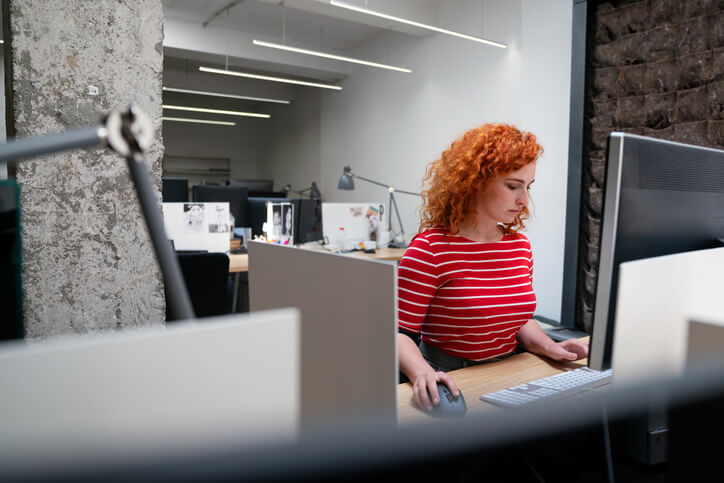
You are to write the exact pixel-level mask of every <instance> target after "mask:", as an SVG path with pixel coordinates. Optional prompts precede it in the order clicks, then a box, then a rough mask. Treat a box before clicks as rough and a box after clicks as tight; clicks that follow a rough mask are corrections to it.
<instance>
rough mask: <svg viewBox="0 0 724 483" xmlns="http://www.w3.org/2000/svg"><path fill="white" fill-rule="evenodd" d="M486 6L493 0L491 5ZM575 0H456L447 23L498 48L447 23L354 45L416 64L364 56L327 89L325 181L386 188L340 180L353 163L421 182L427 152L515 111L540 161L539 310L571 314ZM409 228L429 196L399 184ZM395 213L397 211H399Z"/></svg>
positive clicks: (354, 197)
mask: <svg viewBox="0 0 724 483" xmlns="http://www.w3.org/2000/svg"><path fill="white" fill-rule="evenodd" d="M481 7H482V10H481ZM571 12H572V3H571V1H570V0H556V1H549V2H545V4H543V2H538V1H536V0H519V1H506V2H500V1H494V0H487V1H484V2H483V3H482V4H481V2H479V1H474V0H459V1H451V2H448V3H447V4H446V5H445V6H444V7H443V8H442V10H441V11H440V12H439V18H440V20H439V23H440V25H444V26H446V27H447V28H449V29H451V30H460V31H464V32H469V33H471V34H478V35H481V36H483V37H486V38H490V39H492V40H497V41H500V42H503V43H506V44H508V48H507V49H498V48H495V47H490V46H486V45H482V44H477V43H474V42H470V41H465V40H461V39H457V38H453V37H448V36H444V35H431V36H429V37H426V38H423V39H419V38H411V37H409V36H405V35H403V34H395V33H386V34H384V35H382V36H381V37H380V38H378V39H376V40H375V41H373V42H370V43H368V44H367V45H364V46H362V47H360V48H359V49H358V51H356V52H353V53H351V54H352V55H356V56H359V57H362V58H370V59H376V60H379V61H381V62H388V63H392V64H395V65H400V66H404V67H408V68H411V69H412V70H413V72H412V73H411V74H401V73H395V72H387V71H381V70H376V69H370V68H364V67H359V68H356V69H354V70H352V71H351V72H350V75H349V77H348V78H347V79H346V81H345V82H344V84H343V86H344V90H343V91H342V92H339V93H337V92H330V93H326V92H325V93H322V113H321V123H322V124H321V173H320V179H321V183H320V189H321V190H322V193H323V194H324V196H325V199H326V200H328V201H358V200H375V199H377V200H381V201H383V202H385V203H386V201H387V193H386V192H385V190H384V189H382V188H380V187H377V186H374V185H370V184H368V183H363V182H359V181H358V182H357V183H356V187H357V189H356V190H355V191H354V192H343V191H338V190H336V183H337V180H338V179H339V176H340V175H341V173H342V170H343V167H344V166H345V165H349V166H351V167H352V169H353V171H355V172H356V173H357V174H359V175H361V176H365V177H368V178H371V179H374V180H379V181H382V182H385V183H389V184H391V185H393V186H395V187H397V188H399V189H403V190H409V191H419V190H420V188H421V180H422V177H423V175H424V173H425V168H426V165H427V163H429V162H430V161H433V160H434V159H436V158H437V157H439V155H440V154H441V153H442V151H443V150H444V149H446V148H447V147H448V146H449V145H450V143H451V142H452V141H453V140H454V139H455V138H456V137H458V136H459V135H461V134H462V133H463V132H464V131H466V130H467V129H470V128H472V127H475V126H478V125H480V124H483V123H486V122H509V123H513V124H516V125H518V126H519V127H521V128H522V129H525V130H530V131H532V132H534V133H535V134H536V135H537V136H538V138H539V141H540V143H541V144H542V145H543V147H544V149H545V155H544V157H543V158H542V159H541V162H540V163H539V169H538V174H537V180H536V185H535V188H534V191H533V196H534V199H535V206H534V218H533V219H532V220H531V222H530V223H529V229H528V232H527V234H528V236H529V237H530V238H531V242H532V244H533V250H534V256H535V276H534V286H535V290H536V293H537V295H538V301H539V302H538V311H537V312H538V313H539V314H541V315H544V316H546V317H549V318H553V319H555V320H559V318H560V304H561V290H562V271H563V252H562V250H563V239H564V223H565V195H566V193H565V190H566V177H567V164H568V110H569V96H570V51H571ZM396 199H397V201H398V205H399V207H400V210H401V214H402V217H403V223H404V227H405V231H406V233H414V232H415V231H416V230H417V226H418V223H419V214H418V209H419V202H420V200H419V198H417V197H413V196H408V195H404V194H400V195H398V196H396ZM393 223H394V222H393Z"/></svg>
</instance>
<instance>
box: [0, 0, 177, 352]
mask: <svg viewBox="0 0 724 483" xmlns="http://www.w3.org/2000/svg"><path fill="white" fill-rule="evenodd" d="M5 1H6V3H7V5H6V8H7V10H6V15H9V27H10V32H8V33H9V35H6V37H10V38H9V41H10V54H9V55H11V62H10V66H11V75H12V92H6V95H7V96H10V98H11V100H10V106H11V109H12V112H11V116H9V124H10V126H9V127H10V132H9V135H11V136H12V135H14V136H17V137H24V136H38V135H43V134H47V133H56V132H62V131H65V130H69V129H74V128H78V127H84V126H90V125H97V124H98V122H99V120H100V119H101V118H102V116H104V115H105V114H106V113H108V112H109V111H111V110H113V109H116V108H119V107H122V106H125V105H127V104H128V103H130V102H136V103H137V104H138V105H139V106H140V107H141V109H143V110H144V111H145V112H146V113H147V114H148V115H149V116H150V117H151V118H152V119H154V122H155V125H156V127H157V133H156V138H155V141H154V145H153V147H152V148H151V149H150V152H149V156H148V161H149V167H150V170H151V172H152V176H153V182H154V184H155V186H156V187H157V188H158V189H159V191H160V178H161V158H162V156H163V142H162V139H161V129H160V120H161V82H162V67H163V66H162V64H163V48H162V43H163V42H162V41H163V14H162V8H161V1H160V0H94V1H87V0H72V1H64V0H5ZM6 25H7V23H6ZM6 41H7V40H6ZM13 131H14V132H13ZM17 180H18V182H19V183H21V186H22V192H21V193H22V195H21V196H22V211H21V213H22V214H21V223H22V237H23V258H24V261H23V288H24V295H25V301H24V302H25V311H24V312H25V330H26V336H27V338H29V339H33V338H44V337H46V336H49V335H54V334H61V333H85V332H91V331H99V330H109V329H110V330H115V329H122V328H124V327H133V326H140V325H152V324H163V323H164V320H165V298H164V290H163V280H162V278H161V274H160V269H159V268H158V266H157V262H156V258H155V254H154V252H153V247H152V245H151V242H150V238H149V236H148V233H147V230H146V227H145V225H144V222H143V218H142V215H141V211H140V207H139V204H138V201H137V197H136V193H135V191H134V188H133V186H132V184H131V181H130V178H129V175H128V170H127V167H126V164H125V160H124V159H123V158H121V157H120V156H119V155H117V154H115V153H113V152H112V151H110V150H109V149H95V150H75V151H71V152H67V153H63V154H55V155H51V156H44V157H42V158H37V159H35V160H31V161H26V162H22V163H19V164H18V166H17ZM159 201H160V195H159Z"/></svg>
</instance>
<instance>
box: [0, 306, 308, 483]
mask: <svg viewBox="0 0 724 483" xmlns="http://www.w3.org/2000/svg"><path fill="white" fill-rule="evenodd" d="M298 328H299V314H298V312H297V311H296V310H283V311H272V312H264V313H258V314H254V315H253V316H250V315H249V314H236V315H233V316H225V317H218V318H208V319H205V320H204V321H203V322H202V323H200V322H178V323H175V324H173V325H169V326H167V327H146V328H140V329H134V330H126V331H123V332H120V333H105V334H99V335H88V336H83V337H81V336H74V337H71V336H65V337H59V338H57V339H48V340H45V341H39V342H35V343H33V344H26V343H24V342H21V341H12V342H11V341H6V342H4V343H2V344H0V388H2V397H0V415H1V416H0V435H2V437H0V467H2V468H4V473H5V476H8V473H7V472H8V471H11V470H12V471H13V472H18V473H20V474H26V473H27V472H42V471H45V470H46V469H47V470H48V471H50V472H52V471H55V470H57V469H60V468H62V467H65V468H68V469H70V468H72V467H73V466H75V465H78V466H80V467H87V466H89V465H98V466H100V467H103V464H104V462H107V463H109V464H111V463H118V462H120V461H126V460H129V461H131V460H138V461H141V460H143V458H150V459H151V460H153V459H154V458H158V457H162V456H164V455H169V456H174V455H176V456H177V455H179V454H186V453H189V454H193V455H197V454H199V453H200V452H203V451H208V450H209V449H210V448H213V447H215V446H217V445H223V444H232V443H233V444H238V445H239V446H241V447H243V446H245V445H256V444H260V443H263V442H265V441H266V442H270V443H271V442H276V441H279V440H282V441H294V440H295V439H296V437H297V435H298V419H299V383H298V380H299V377H298V375H299V373H298V367H299V361H298V347H299V340H298V335H299V334H298ZM11 479H12V478H11Z"/></svg>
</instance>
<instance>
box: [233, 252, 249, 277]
mask: <svg viewBox="0 0 724 483" xmlns="http://www.w3.org/2000/svg"><path fill="white" fill-rule="evenodd" d="M248 271H249V255H248V254H246V253H239V254H233V253H229V273H237V274H238V273H240V272H248Z"/></svg>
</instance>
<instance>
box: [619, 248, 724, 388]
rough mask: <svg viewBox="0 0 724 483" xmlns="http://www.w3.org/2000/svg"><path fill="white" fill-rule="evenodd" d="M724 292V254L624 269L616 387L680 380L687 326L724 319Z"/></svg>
mask: <svg viewBox="0 0 724 483" xmlns="http://www.w3.org/2000/svg"><path fill="white" fill-rule="evenodd" d="M723 286H724V248H711V249H707V250H697V251H691V252H684V253H677V254H675V255H664V256H661V257H653V258H645V259H641V260H634V261H630V262H625V263H622V264H621V266H620V269H619V280H618V294H617V298H616V300H617V305H616V330H615V332H614V340H613V356H612V361H611V366H612V367H613V371H614V376H613V382H614V384H615V385H618V384H638V383H640V382H642V381H645V380H649V379H651V378H654V377H677V376H679V375H680V374H681V373H682V371H683V370H684V368H685V365H686V357H687V338H688V331H689V321H690V320H710V319H711V320H716V319H717V318H719V317H720V316H721V314H724V297H722V294H721V292H722V287H723ZM722 350H724V349H722Z"/></svg>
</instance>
